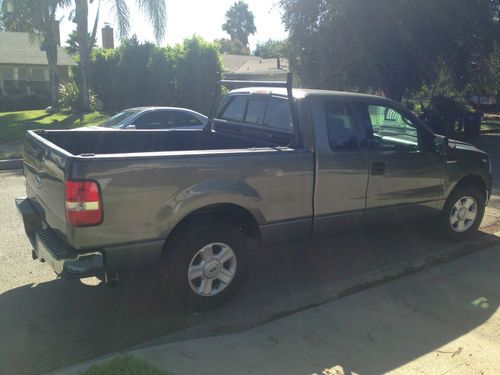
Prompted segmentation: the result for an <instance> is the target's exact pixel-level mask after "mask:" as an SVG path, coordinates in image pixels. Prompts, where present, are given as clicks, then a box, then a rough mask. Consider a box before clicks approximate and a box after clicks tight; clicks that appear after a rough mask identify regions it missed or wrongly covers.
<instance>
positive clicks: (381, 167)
mask: <svg viewBox="0 0 500 375" xmlns="http://www.w3.org/2000/svg"><path fill="white" fill-rule="evenodd" d="M384 173H385V163H384V162H383V161H374V162H373V163H372V174H373V175H381V174H384Z"/></svg>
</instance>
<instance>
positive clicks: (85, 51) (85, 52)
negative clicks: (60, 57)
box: [74, 0, 167, 111]
mask: <svg viewBox="0 0 500 375" xmlns="http://www.w3.org/2000/svg"><path fill="white" fill-rule="evenodd" d="M94 1H98V11H97V16H96V19H95V21H94V28H93V30H92V34H90V37H89V32H88V15H89V4H91V3H93V2H94ZM104 1H110V2H112V6H113V10H114V13H115V16H116V21H117V25H118V36H119V37H120V39H123V38H126V37H127V36H128V34H129V32H130V22H129V18H130V12H129V8H128V6H127V2H126V0H104ZM136 3H137V5H138V6H139V9H140V10H141V11H142V12H143V13H144V14H145V16H146V18H147V19H148V21H149V22H151V24H152V25H153V28H154V32H155V38H156V41H157V42H158V43H159V42H161V40H162V39H163V38H164V35H165V30H166V25H167V11H166V2H165V0H136ZM100 4H101V0H75V19H74V22H75V23H76V25H77V26H76V29H77V32H78V42H79V52H80V69H81V96H82V97H81V100H82V109H83V110H84V111H90V98H89V85H88V79H89V65H90V55H91V51H92V45H93V43H94V42H95V36H96V31H97V24H98V19H99V7H100Z"/></svg>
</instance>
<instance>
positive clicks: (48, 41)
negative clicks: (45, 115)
mask: <svg viewBox="0 0 500 375" xmlns="http://www.w3.org/2000/svg"><path fill="white" fill-rule="evenodd" d="M45 52H46V54H47V62H48V64H49V77H50V100H51V106H52V109H53V111H55V112H59V68H58V67H57V43H56V41H55V40H52V38H47V36H46V37H45Z"/></svg>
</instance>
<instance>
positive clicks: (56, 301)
mask: <svg viewBox="0 0 500 375" xmlns="http://www.w3.org/2000/svg"><path fill="white" fill-rule="evenodd" d="M492 143H493V145H498V146H500V138H498V141H497V140H496V139H495V140H493V141H492ZM498 146H497V147H498ZM498 149H500V147H498ZM23 194H24V180H23V176H22V173H20V172H0V238H1V239H2V242H1V246H0V293H1V295H0V317H1V319H0V332H1V335H0V373H2V374H19V373H27V374H31V373H41V372H46V371H51V370H56V369H60V368H63V367H67V366H70V365H73V364H75V363H78V362H81V361H84V360H88V359H91V358H95V357H99V356H102V355H104V354H107V353H112V352H117V351H121V350H124V349H127V348H129V347H131V346H134V345H138V344H140V343H143V342H145V341H150V340H153V341H154V342H163V341H162V340H164V339H162V337H163V336H165V335H169V334H170V335H172V334H173V336H169V340H172V337H173V338H174V339H176V340H181V339H184V338H190V337H203V336H209V335H214V334H217V333H227V332H233V331H235V330H241V329H244V328H248V327H252V326H257V325H259V324H261V323H263V322H266V321H270V320H274V319H276V318H279V317H282V316H285V315H287V314H290V313H291V312H294V311H300V310H303V309H306V308H308V307H311V306H315V305H320V304H322V303H325V302H327V301H330V300H333V299H335V298H337V297H338V296H341V295H346V294H350V293H353V292H355V291H357V290H359V289H362V288H364V287H366V286H369V285H373V284H375V283H380V282H381V281H384V280H387V279H393V278H396V277H398V275H401V274H407V273H409V272H413V271H418V270H421V269H423V268H425V267H427V266H429V265H431V264H433V263H435V262H436V261H439V260H444V259H447V258H448V257H450V256H451V257H455V256H458V255H463V254H466V253H470V252H473V251H476V250H480V249H483V248H486V247H488V246H490V245H492V244H494V243H496V242H497V241H498V238H497V237H496V236H494V235H493V234H492V233H494V232H496V231H497V230H498V229H500V225H499V222H498V221H499V219H498V218H500V215H499V214H498V209H497V208H496V207H498V206H499V204H500V199H499V198H498V197H497V196H494V197H493V199H492V206H491V207H490V208H488V210H487V217H486V219H485V224H484V227H483V229H484V231H483V232H482V233H479V234H478V235H477V236H476V237H475V238H474V239H472V240H471V241H469V242H467V243H461V244H450V243H449V242H447V241H443V240H441V239H439V238H436V237H435V236H433V235H432V234H430V233H429V232H430V231H429V226H432V223H427V224H425V223H408V224H406V225H399V226H392V227H383V228H374V229H370V230H364V231H360V232H357V233H355V234H354V235H353V234H352V233H346V234H342V235H336V236H334V237H329V238H322V239H318V240H315V241H307V242H300V243H294V244H290V245H284V246H281V247H276V248H272V249H262V250H261V251H259V252H258V254H256V256H255V257H254V258H253V264H252V268H251V269H252V270H251V272H250V275H249V277H248V279H247V282H246V284H245V287H244V288H243V290H242V291H241V292H240V293H239V295H238V296H237V298H235V299H234V300H233V301H232V302H231V303H229V304H228V305H226V306H224V307H223V308H221V309H218V310H215V311H212V312H209V313H203V314H186V313H185V312H184V311H182V310H181V309H180V308H179V307H178V306H177V305H176V304H175V303H174V302H173V301H172V299H171V298H170V297H169V296H166V295H165V296H163V295H158V293H157V292H156V289H155V285H153V284H152V282H150V280H149V278H148V276H147V274H143V275H129V276H128V277H127V278H126V279H125V280H123V282H122V283H120V284H119V286H118V287H116V288H106V287H101V286H96V285H95V284H96V282H95V280H93V279H91V280H87V281H85V282H86V284H84V283H81V282H80V281H68V280H61V279H56V278H55V277H54V275H53V273H52V272H51V271H50V269H49V267H48V266H47V265H45V264H41V263H39V262H34V261H32V260H31V252H30V245H29V243H28V241H27V240H26V238H25V235H24V233H23V232H22V226H21V221H20V218H18V216H17V213H16V212H15V207H14V204H13V200H14V197H16V196H19V195H23Z"/></svg>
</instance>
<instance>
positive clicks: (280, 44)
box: [253, 39, 288, 59]
mask: <svg viewBox="0 0 500 375" xmlns="http://www.w3.org/2000/svg"><path fill="white" fill-rule="evenodd" d="M287 44H288V43H287V41H286V40H272V39H269V40H268V41H267V42H264V43H259V44H257V47H255V51H253V54H254V55H255V56H259V57H262V58H263V59H271V58H273V57H288V45H287Z"/></svg>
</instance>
